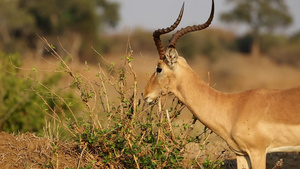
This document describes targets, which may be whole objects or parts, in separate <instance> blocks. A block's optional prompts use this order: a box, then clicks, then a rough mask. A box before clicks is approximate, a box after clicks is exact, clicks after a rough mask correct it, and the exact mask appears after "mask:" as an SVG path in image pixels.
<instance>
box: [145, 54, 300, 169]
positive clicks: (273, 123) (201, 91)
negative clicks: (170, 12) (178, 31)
mask: <svg viewBox="0 0 300 169" xmlns="http://www.w3.org/2000/svg"><path fill="white" fill-rule="evenodd" d="M166 55H167V54H166ZM166 58H170V57H169V56H166ZM171 58H172V59H173V57H171ZM175 59H176V58H175ZM175 61H176V63H175V62H174V60H173V62H172V64H171V65H172V66H170V63H169V62H168V60H166V59H165V60H159V61H158V66H159V67H160V68H162V72H160V73H154V74H153V75H152V77H151V78H150V80H149V82H148V84H147V86H146V88H145V92H144V98H145V99H146V101H149V102H150V101H153V100H155V99H156V98H157V97H158V96H159V95H160V94H161V93H167V92H172V93H174V94H175V96H176V97H178V99H180V100H181V101H182V102H183V103H184V104H185V105H186V106H187V107H188V108H189V110H190V111H191V112H192V113H193V114H194V115H195V116H196V117H197V119H198V120H199V121H200V122H202V123H203V124H204V125H205V126H207V127H209V128H210V129H211V130H212V131H213V132H215V133H216V134H218V135H219V136H220V137H222V138H223V139H224V140H225V141H226V142H227V144H228V145H229V146H230V147H231V149H232V151H233V152H235V153H236V154H237V161H238V168H249V166H252V168H253V169H265V168H266V153H267V152H273V151H279V150H280V151H281V150H284V151H300V88H299V87H297V88H292V89H287V90H271V89H256V90H249V91H244V92H241V93H233V94H226V93H222V92H218V91H216V90H214V89H212V88H211V87H209V86H208V85H207V84H206V83H205V82H203V81H202V80H201V79H200V77H198V75H197V74H196V73H195V72H194V71H193V70H192V69H191V68H190V66H189V65H188V64H187V63H186V61H185V59H184V58H182V57H180V56H178V57H177V59H176V60H175ZM249 158H250V161H251V164H250V163H249ZM247 162H248V163H247Z"/></svg>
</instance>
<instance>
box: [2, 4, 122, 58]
mask: <svg viewBox="0 0 300 169" xmlns="http://www.w3.org/2000/svg"><path fill="white" fill-rule="evenodd" d="M118 9H119V5H118V4H117V3H115V2H109V1H108V0H63V1H62V0H44V1H41V0H14V1H4V0H0V19H1V20H0V23H1V24H0V25H1V26H2V23H3V22H4V23H5V27H6V28H5V29H1V30H2V32H1V37H2V39H3V41H4V40H5V41H7V39H9V37H10V36H11V35H12V33H13V31H14V30H15V29H16V28H15V27H16V26H15V25H19V26H18V27H17V28H20V30H19V31H20V33H19V34H20V36H21V37H22V38H24V36H25V33H26V34H30V35H31V36H30V39H29V40H30V41H33V44H34V47H37V46H39V45H38V44H36V42H37V41H36V39H37V36H36V34H39V35H41V36H46V37H51V36H54V37H57V36H59V37H60V38H62V37H64V36H66V37H67V38H66V39H68V40H66V42H68V43H69V44H70V48H69V50H70V52H71V54H73V55H77V54H78V52H79V49H80V47H81V46H82V43H83V41H82V38H83V37H84V39H85V41H84V42H88V41H94V42H95V41H96V40H97V38H99V33H100V32H101V31H102V30H103V28H104V27H105V26H109V27H114V26H116V24H117V22H118V21H119V14H118ZM3 18H4V19H3ZM9 35H10V36H9ZM27 40H28V39H27Z"/></svg>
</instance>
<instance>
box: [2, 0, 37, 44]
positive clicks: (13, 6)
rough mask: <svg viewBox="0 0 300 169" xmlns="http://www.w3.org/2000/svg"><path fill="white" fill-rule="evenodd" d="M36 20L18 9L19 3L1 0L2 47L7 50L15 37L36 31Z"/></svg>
mask: <svg viewBox="0 0 300 169" xmlns="http://www.w3.org/2000/svg"><path fill="white" fill-rule="evenodd" d="M34 24H35V21H34V18H33V17H32V16H31V15H30V14H28V13H26V11H24V10H19V9H18V2H17V1H4V0H0V47H2V48H3V49H5V50H7V48H9V45H10V44H12V43H13V39H14V38H15V37H19V36H21V34H23V35H29V34H31V33H32V31H34Z"/></svg>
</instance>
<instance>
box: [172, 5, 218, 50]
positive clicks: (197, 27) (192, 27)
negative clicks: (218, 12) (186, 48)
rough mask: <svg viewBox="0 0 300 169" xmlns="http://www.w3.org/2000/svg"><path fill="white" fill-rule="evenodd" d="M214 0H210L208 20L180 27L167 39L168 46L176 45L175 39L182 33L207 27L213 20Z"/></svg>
mask: <svg viewBox="0 0 300 169" xmlns="http://www.w3.org/2000/svg"><path fill="white" fill-rule="evenodd" d="M214 6H215V5H214V0H212V7H211V12H210V16H209V18H208V20H207V21H206V22H205V23H204V24H200V25H194V26H187V27H185V28H182V29H180V30H179V31H177V32H176V33H175V34H174V35H173V36H172V38H171V39H170V41H169V45H168V47H175V45H176V42H177V40H178V39H179V38H180V37H181V36H182V35H184V34H187V33H189V32H194V31H199V30H202V29H205V28H207V27H208V26H209V25H210V23H211V21H212V20H213V17H214V10H215V7H214Z"/></svg>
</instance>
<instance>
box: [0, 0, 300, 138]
mask: <svg viewBox="0 0 300 169" xmlns="http://www.w3.org/2000/svg"><path fill="white" fill-rule="evenodd" d="M182 3H183V1H182V0H180V1H175V2H174V1H173V0H164V1H160V0H153V1H141V0H128V1H121V0H64V1H61V0H44V1H40V0H26V1H25V0H0V64H1V65H0V86H1V87H0V129H1V130H5V131H33V132H41V128H42V127H40V126H41V125H44V123H45V122H44V121H45V120H44V115H45V114H44V113H45V109H44V108H43V107H42V106H41V105H42V104H43V102H44V101H45V100H41V98H40V97H39V96H38V95H37V92H35V91H37V90H39V87H38V85H35V84H33V82H32V80H28V78H24V77H27V76H30V78H31V79H38V80H39V81H41V82H43V84H45V85H47V86H49V88H54V89H55V90H56V89H57V91H58V92H61V93H64V92H63V91H64V90H63V89H64V88H66V87H68V86H70V84H69V83H68V82H67V81H66V78H64V75H61V74H54V73H53V72H55V67H56V66H57V64H54V61H53V59H54V57H53V56H52V55H51V53H50V52H49V50H47V49H46V48H45V47H46V45H45V43H44V42H43V41H42V40H41V37H44V38H46V39H47V40H48V42H49V43H50V44H51V45H53V48H55V51H56V52H58V54H60V55H61V56H63V57H67V56H72V65H73V67H72V68H73V69H74V70H85V69H86V67H87V63H88V65H89V71H85V72H84V74H85V77H86V78H87V79H89V78H90V79H93V78H94V77H95V74H97V71H98V66H97V64H98V63H103V59H102V57H101V56H103V57H104V58H106V59H107V60H109V61H111V63H115V64H116V65H118V64H122V63H123V61H122V60H121V59H120V58H121V57H123V56H124V55H126V54H127V52H128V51H129V49H128V47H129V46H130V50H133V55H132V56H133V65H134V68H135V70H136V72H137V74H138V79H139V92H140V93H141V92H142V90H143V88H144V86H145V84H146V82H147V79H148V78H149V74H151V73H152V71H154V67H155V63H156V61H157V59H158V55H157V51H156V47H155V45H154V43H153V39H152V32H153V31H154V30H155V29H158V28H163V27H167V26H169V25H171V24H172V23H173V22H174V21H175V20H176V18H177V16H178V13H179V11H180V8H181V5H182ZM299 6H300V1H294V0H244V1H239V0H217V1H216V2H215V18H214V21H213V22H212V25H211V26H210V27H209V28H208V29H206V30H203V31H201V32H194V33H190V34H187V35H185V36H184V37H182V38H181V39H180V40H179V41H178V43H177V50H178V52H179V53H180V55H181V56H184V57H185V58H186V59H187V60H188V62H189V63H190V65H191V67H192V68H193V69H194V70H195V71H197V73H198V74H199V75H200V76H201V77H202V78H203V80H204V81H206V82H208V83H210V84H211V86H212V87H214V88H216V89H218V90H221V91H223V92H238V91H242V90H247V89H251V88H288V87H293V86H298V85H300V76H299V74H300V12H299V10H298V9H297V7H299ZM210 9H211V1H209V0H206V1H203V0H189V1H186V2H185V12H184V16H183V19H182V22H181V24H180V25H179V27H185V26H188V25H192V24H199V23H204V22H205V21H206V19H207V18H208V16H209V13H210ZM178 29H179V28H178ZM170 37H171V34H167V35H164V36H163V37H162V40H163V42H164V43H165V44H167V42H168V39H169V38H170ZM94 49H95V50H96V51H97V52H95V50H94ZM99 54H100V55H101V56H99ZM51 70H52V71H51ZM53 70H54V71H53ZM37 72H38V73H37ZM208 72H210V75H209V76H208ZM32 74H34V75H32ZM33 88H34V90H33ZM40 90H43V89H40ZM41 93H43V92H42V91H41ZM44 93H47V91H45V92H44ZM63 95H65V96H66V97H69V98H71V97H73V96H72V94H70V93H64V94H63ZM46 101H49V102H51V97H50V96H49V100H46ZM49 104H50V103H49ZM56 106H58V105H55V104H53V107H56ZM41 110H43V111H41Z"/></svg>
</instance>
